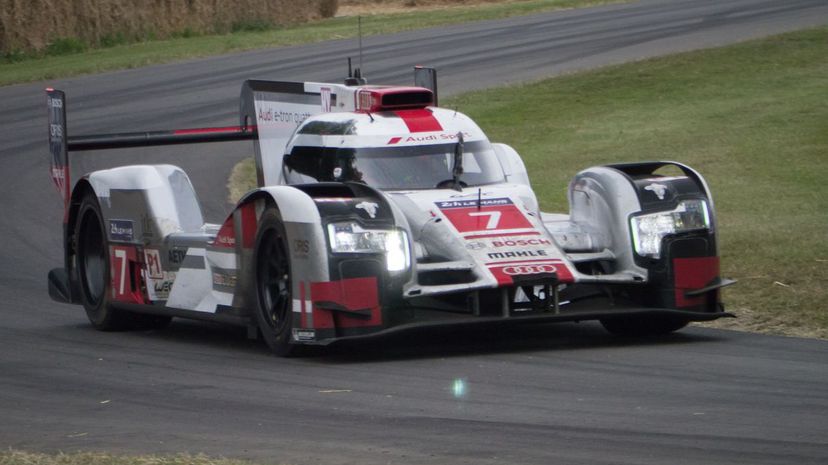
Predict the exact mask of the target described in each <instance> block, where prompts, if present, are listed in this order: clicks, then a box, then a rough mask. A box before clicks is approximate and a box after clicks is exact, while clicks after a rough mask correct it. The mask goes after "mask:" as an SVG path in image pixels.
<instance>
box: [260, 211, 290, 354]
mask: <svg viewBox="0 0 828 465" xmlns="http://www.w3.org/2000/svg"><path fill="white" fill-rule="evenodd" d="M287 243H288V241H287V234H286V233H285V226H284V224H283V223H282V218H281V215H280V214H279V211H278V210H277V209H276V208H273V207H271V208H269V209H268V210H266V211H265V212H264V214H263V215H262V219H261V221H260V222H259V231H258V233H257V235H256V249H255V256H256V275H255V283H256V285H255V289H256V309H255V312H254V313H255V317H256V322H257V323H258V326H259V331H260V333H261V334H262V338H263V339H264V340H265V342H266V343H267V345H268V347H270V350H272V351H273V352H274V353H275V354H276V355H280V356H283V357H287V356H290V355H291V354H292V353H293V352H294V350H295V348H296V345H295V344H293V343H292V342H291V333H292V330H293V308H292V304H293V299H292V297H291V296H292V287H291V286H292V282H291V273H290V256H289V254H288V246H287Z"/></svg>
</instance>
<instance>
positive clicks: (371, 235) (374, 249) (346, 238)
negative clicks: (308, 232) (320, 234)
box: [328, 222, 410, 271]
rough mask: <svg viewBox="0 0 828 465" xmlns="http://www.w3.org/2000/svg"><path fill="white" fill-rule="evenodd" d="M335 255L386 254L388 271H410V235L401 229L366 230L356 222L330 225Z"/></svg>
mask: <svg viewBox="0 0 828 465" xmlns="http://www.w3.org/2000/svg"><path fill="white" fill-rule="evenodd" d="M328 238H329V239H330V243H331V252H334V253H384V254H385V263H386V266H387V268H388V271H403V270H406V269H408V266H409V263H410V257H409V253H408V235H407V234H406V233H405V231H403V230H401V229H364V228H362V227H361V226H360V225H359V224H357V223H355V222H345V223H330V224H328Z"/></svg>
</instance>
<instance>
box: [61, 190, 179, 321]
mask: <svg viewBox="0 0 828 465" xmlns="http://www.w3.org/2000/svg"><path fill="white" fill-rule="evenodd" d="M75 237H76V238H77V250H76V254H77V255H76V256H77V271H78V280H79V282H80V291H81V292H80V294H81V295H80V297H81V302H82V303H83V308H84V310H86V316H87V318H89V322H90V323H92V326H94V327H95V329H98V330H100V331H124V330H129V329H139V330H150V329H162V328H164V327H166V326H167V325H169V324H170V321H172V317H169V316H159V315H144V314H137V313H132V312H127V311H125V310H120V309H117V308H113V306H112V303H111V295H112V292H111V289H110V287H111V282H110V262H109V241H108V240H107V238H106V237H107V236H106V229H105V228H104V224H103V215H101V207H100V205H99V204H98V198H97V197H96V196H95V195H94V194H91V193H90V194H87V195H86V196H85V197H84V198H83V200H82V201H81V206H80V209H79V210H78V221H77V222H76V228H75Z"/></svg>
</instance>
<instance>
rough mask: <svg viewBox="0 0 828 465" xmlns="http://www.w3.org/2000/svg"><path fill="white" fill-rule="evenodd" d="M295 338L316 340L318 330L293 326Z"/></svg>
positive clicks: (296, 339)
mask: <svg viewBox="0 0 828 465" xmlns="http://www.w3.org/2000/svg"><path fill="white" fill-rule="evenodd" d="M293 340H294V341H296V342H304V341H315V340H316V330H315V329H300V328H293Z"/></svg>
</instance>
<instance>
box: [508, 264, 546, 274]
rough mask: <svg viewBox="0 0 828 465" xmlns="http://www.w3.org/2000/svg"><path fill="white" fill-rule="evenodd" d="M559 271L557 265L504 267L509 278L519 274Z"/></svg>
mask: <svg viewBox="0 0 828 465" xmlns="http://www.w3.org/2000/svg"><path fill="white" fill-rule="evenodd" d="M557 271H558V269H557V268H555V265H512V266H504V267H503V272H504V273H506V274H507V275H509V276H515V275H519V274H538V273H555V272H557Z"/></svg>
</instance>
